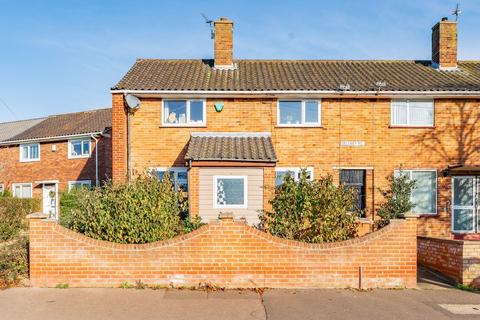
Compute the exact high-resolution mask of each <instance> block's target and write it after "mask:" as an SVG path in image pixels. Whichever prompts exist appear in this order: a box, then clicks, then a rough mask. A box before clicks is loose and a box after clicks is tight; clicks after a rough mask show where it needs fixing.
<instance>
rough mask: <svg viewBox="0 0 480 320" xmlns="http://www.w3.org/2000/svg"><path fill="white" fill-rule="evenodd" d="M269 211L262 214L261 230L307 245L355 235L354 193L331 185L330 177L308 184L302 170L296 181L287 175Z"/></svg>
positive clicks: (276, 192) (339, 239) (277, 189)
mask: <svg viewBox="0 0 480 320" xmlns="http://www.w3.org/2000/svg"><path fill="white" fill-rule="evenodd" d="M270 203H271V205H272V209H273V210H272V211H265V212H262V214H261V215H260V221H261V227H262V228H263V229H264V230H265V231H266V232H268V233H270V234H272V235H275V236H278V237H282V238H287V239H292V240H298V241H303V242H310V243H319V242H334V241H342V240H346V239H349V238H352V237H354V236H355V235H356V233H357V222H356V221H357V217H358V215H357V214H355V213H352V212H349V210H350V209H351V208H352V207H353V203H354V194H353V192H352V191H351V190H350V189H348V188H344V187H343V186H337V185H335V184H334V183H333V179H332V177H331V176H330V175H328V176H325V177H321V178H320V179H318V180H314V181H309V179H308V178H307V173H306V171H305V170H302V173H301V176H300V179H299V181H298V182H297V181H295V180H294V179H293V178H292V177H290V176H287V177H286V179H285V182H284V184H283V185H281V186H279V187H278V188H276V190H275V196H274V198H273V200H271V201H270Z"/></svg>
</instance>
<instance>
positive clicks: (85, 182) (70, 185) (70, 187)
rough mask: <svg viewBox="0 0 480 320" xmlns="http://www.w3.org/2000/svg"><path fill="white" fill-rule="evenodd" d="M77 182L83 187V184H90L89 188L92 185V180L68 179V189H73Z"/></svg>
mask: <svg viewBox="0 0 480 320" xmlns="http://www.w3.org/2000/svg"><path fill="white" fill-rule="evenodd" d="M76 184H80V185H81V186H82V187H83V186H88V188H91V187H92V180H73V181H68V191H69V192H70V191H72V189H73V186H74V185H76Z"/></svg>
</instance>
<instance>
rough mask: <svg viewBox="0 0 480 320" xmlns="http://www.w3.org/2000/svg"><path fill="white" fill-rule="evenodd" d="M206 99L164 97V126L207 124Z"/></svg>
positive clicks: (198, 125)
mask: <svg viewBox="0 0 480 320" xmlns="http://www.w3.org/2000/svg"><path fill="white" fill-rule="evenodd" d="M206 109H207V108H206V101H205V99H183V100H182V99H163V100H162V111H163V112H162V113H163V116H162V125H163V126H164V127H176V126H180V127H181V126H185V127H200V126H205V125H206V124H207V110H206Z"/></svg>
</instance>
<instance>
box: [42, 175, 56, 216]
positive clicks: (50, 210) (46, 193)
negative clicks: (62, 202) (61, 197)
mask: <svg viewBox="0 0 480 320" xmlns="http://www.w3.org/2000/svg"><path fill="white" fill-rule="evenodd" d="M57 197H58V192H57V185H56V184H44V185H43V213H47V214H48V216H49V218H54V219H56V218H57Z"/></svg>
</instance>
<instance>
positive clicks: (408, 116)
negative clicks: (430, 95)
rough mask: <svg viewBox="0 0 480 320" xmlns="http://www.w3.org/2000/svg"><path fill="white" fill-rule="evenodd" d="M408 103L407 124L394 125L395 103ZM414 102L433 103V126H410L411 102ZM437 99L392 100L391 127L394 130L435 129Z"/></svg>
mask: <svg viewBox="0 0 480 320" xmlns="http://www.w3.org/2000/svg"><path fill="white" fill-rule="evenodd" d="M399 101H402V102H406V103H407V107H406V108H407V123H405V124H394V123H393V105H394V103H395V102H399ZM412 101H422V102H431V103H432V107H433V119H432V123H431V124H421V125H413V124H410V102H412ZM435 112H436V108H435V99H402V98H399V99H391V101H390V127H392V128H434V127H435Z"/></svg>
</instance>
